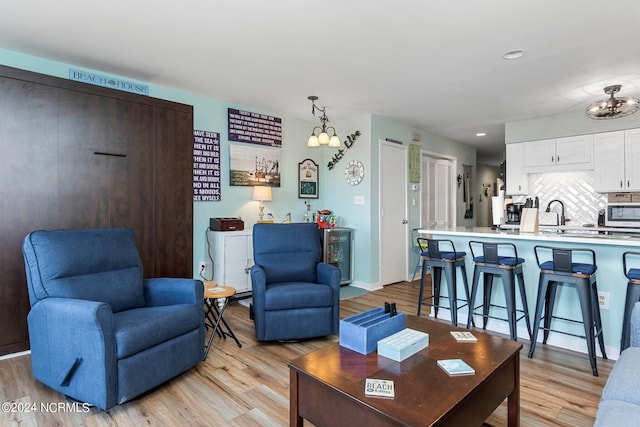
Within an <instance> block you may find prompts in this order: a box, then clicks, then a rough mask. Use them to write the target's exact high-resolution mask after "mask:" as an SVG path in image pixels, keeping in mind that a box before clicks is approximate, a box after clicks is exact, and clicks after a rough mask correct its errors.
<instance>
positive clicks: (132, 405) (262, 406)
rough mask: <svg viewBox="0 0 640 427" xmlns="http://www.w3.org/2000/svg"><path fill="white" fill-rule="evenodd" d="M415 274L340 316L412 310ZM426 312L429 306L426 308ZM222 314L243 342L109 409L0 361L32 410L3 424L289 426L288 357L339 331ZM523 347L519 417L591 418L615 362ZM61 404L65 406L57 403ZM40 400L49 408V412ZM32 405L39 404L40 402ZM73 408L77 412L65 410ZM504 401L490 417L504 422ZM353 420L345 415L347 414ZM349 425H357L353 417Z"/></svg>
mask: <svg viewBox="0 0 640 427" xmlns="http://www.w3.org/2000/svg"><path fill="white" fill-rule="evenodd" d="M418 288H419V282H418V281H416V282H410V283H409V282H401V283H398V284H394V285H389V286H386V287H385V288H384V289H383V290H380V291H376V292H370V293H369V294H367V295H364V296H361V297H357V298H353V299H350V300H346V301H342V302H341V317H346V316H350V315H352V314H355V313H358V312H361V311H364V310H367V309H370V308H373V307H379V306H381V305H383V303H384V301H390V302H396V304H397V307H398V310H400V311H403V312H405V313H408V314H415V313H416V309H417V300H418ZM425 312H428V310H423V316H424V315H425V314H424V313H425ZM225 319H226V320H227V321H228V322H229V324H230V325H231V327H232V328H233V330H234V332H235V333H236V335H237V336H238V338H239V339H240V342H241V343H242V348H238V347H237V346H236V344H235V343H234V342H233V340H230V339H227V340H226V341H222V340H220V339H217V338H216V340H215V341H214V347H213V348H212V349H211V351H210V352H209V356H208V358H207V360H206V361H204V362H203V363H200V364H199V365H198V366H197V367H195V368H194V369H192V370H190V371H189V372H186V373H185V374H183V375H181V376H179V377H177V378H175V379H173V380H172V381H170V382H168V383H166V384H164V385H162V386H161V387H159V388H158V389H156V390H154V391H152V392H150V393H147V394H145V395H144V396H142V397H139V398H137V399H135V400H133V401H131V402H127V403H125V404H123V405H119V406H116V407H115V408H113V409H111V410H109V411H107V412H104V411H101V410H98V409H95V408H92V409H90V410H89V411H88V412H86V413H85V412H82V411H74V410H73V409H74V408H73V406H72V405H70V404H69V405H67V407H65V406H64V404H65V402H67V401H66V400H65V398H64V396H62V395H60V394H59V393H57V392H54V391H52V390H50V389H49V388H47V387H45V386H43V385H41V384H40V383H38V382H37V381H35V380H34V379H33V377H32V376H31V366H30V357H29V356H28V355H26V356H19V357H15V358H10V359H5V360H0V401H2V402H17V403H20V404H23V405H27V406H28V407H29V408H30V411H23V412H20V413H18V412H6V411H4V410H3V411H1V412H0V425H2V426H12V425H20V426H53V425H59V426H141V425H149V426H178V425H179V426H183V425H190V426H285V425H288V423H289V418H288V417H289V370H288V368H287V361H289V360H291V359H293V358H296V357H298V356H301V355H303V354H306V353H308V352H310V351H313V350H315V349H318V348H321V347H323V346H325V345H326V344H328V343H330V342H333V341H336V340H337V339H338V337H337V336H331V337H327V338H323V339H318V340H311V341H306V342H299V343H287V344H280V343H267V344H265V343H258V342H257V341H256V340H255V335H254V331H253V322H252V321H251V320H250V319H249V315H248V309H247V308H246V307H244V306H242V305H240V304H239V303H238V302H237V301H233V302H232V303H231V304H230V305H229V308H228V309H227V312H226V313H225ZM523 344H524V348H523V350H522V353H521V399H522V400H521V425H522V426H525V427H529V426H530V427H536V426H571V427H579V426H591V425H592V424H593V421H594V419H595V414H596V410H597V407H598V402H599V400H600V394H601V392H602V387H603V386H604V383H605V382H606V379H607V378H608V376H609V373H610V371H611V368H612V366H613V361H612V360H602V359H600V358H598V369H599V371H600V376H599V377H593V376H592V375H591V369H590V367H589V362H588V360H587V356H586V355H585V354H581V353H576V352H571V351H566V350H562V349H558V348H554V347H551V346H543V345H538V346H537V348H536V353H535V356H534V358H533V359H529V358H528V357H527V352H528V350H529V343H528V342H523ZM59 402H61V403H62V405H63V406H61V407H57V406H55V405H56V404H57V403H59ZM41 404H43V405H44V406H45V409H47V408H48V409H47V410H48V412H47V410H43V408H42V407H41ZM34 408H35V409H34ZM69 409H71V410H69ZM506 414H507V411H506V406H505V404H503V405H502V406H501V407H499V408H498V409H497V410H496V411H495V412H494V413H493V415H492V416H491V417H490V418H489V419H488V420H487V423H488V424H490V425H492V426H495V427H498V426H505V425H506ZM345 422H347V420H345ZM348 424H349V425H357V422H356V421H355V420H349V421H348Z"/></svg>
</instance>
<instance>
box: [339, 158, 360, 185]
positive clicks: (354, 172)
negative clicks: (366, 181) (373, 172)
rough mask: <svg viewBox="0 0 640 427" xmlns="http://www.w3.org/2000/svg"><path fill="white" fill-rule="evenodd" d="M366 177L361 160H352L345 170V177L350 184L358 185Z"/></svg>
mask: <svg viewBox="0 0 640 427" xmlns="http://www.w3.org/2000/svg"><path fill="white" fill-rule="evenodd" d="M362 178H364V165H363V164H362V162H360V161H359V160H351V161H350V162H349V163H348V164H347V167H346V169H345V170H344V179H345V181H347V184H349V185H358V184H360V182H361V181H362Z"/></svg>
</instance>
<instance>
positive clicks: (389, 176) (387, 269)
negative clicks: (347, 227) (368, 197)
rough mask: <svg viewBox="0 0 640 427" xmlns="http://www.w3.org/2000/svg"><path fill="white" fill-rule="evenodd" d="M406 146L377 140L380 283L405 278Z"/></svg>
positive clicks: (406, 246)
mask: <svg viewBox="0 0 640 427" xmlns="http://www.w3.org/2000/svg"><path fill="white" fill-rule="evenodd" d="M407 210H408V207H407V147H406V146H404V145H400V144H394V143H391V142H387V141H383V140H381V141H380V239H379V241H380V284H381V285H388V284H389V283H396V282H400V281H403V280H406V279H407V276H408V273H407V268H408V267H407V258H408V253H407V252H408V250H409V243H408V228H409V226H408V213H407Z"/></svg>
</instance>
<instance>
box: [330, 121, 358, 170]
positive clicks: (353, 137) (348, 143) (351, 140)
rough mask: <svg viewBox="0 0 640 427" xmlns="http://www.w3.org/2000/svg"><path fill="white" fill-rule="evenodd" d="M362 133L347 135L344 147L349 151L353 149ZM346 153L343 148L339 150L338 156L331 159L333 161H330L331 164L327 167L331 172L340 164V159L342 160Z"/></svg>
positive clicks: (335, 155)
mask: <svg viewBox="0 0 640 427" xmlns="http://www.w3.org/2000/svg"><path fill="white" fill-rule="evenodd" d="M360 135H361V134H360V131H359V130H357V131H356V133H352V134H351V135H347V140H346V141H344V146H345V147H347V150H348V149H349V148H351V147H352V146H353V144H355V142H356V139H358V137H360ZM344 152H345V150H343V149H342V148H341V149H339V150H338V152H337V153H336V154H334V155H333V157H332V158H331V160H330V161H329V163H328V164H327V167H328V168H329V170H331V169H333V167H334V166H335V165H336V164H338V162H339V161H340V159H341V158H342V156H344Z"/></svg>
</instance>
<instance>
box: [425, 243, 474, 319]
mask: <svg viewBox="0 0 640 427" xmlns="http://www.w3.org/2000/svg"><path fill="white" fill-rule="evenodd" d="M416 243H417V245H418V248H420V256H421V257H422V276H421V278H420V294H419V296H418V313H417V315H418V316H420V313H421V312H422V306H423V305H427V306H430V307H433V313H434V317H436V318H437V317H438V310H439V309H440V308H443V309H446V310H449V312H450V313H451V324H452V325H457V324H458V310H459V309H461V308H464V307H465V306H466V305H467V304H468V301H469V283H468V280H467V270H466V267H465V265H464V263H465V257H466V256H467V253H466V252H464V251H457V250H456V248H455V245H454V244H453V242H452V241H451V240H447V239H429V238H426V237H417V238H416ZM429 269H431V284H432V286H433V292H432V295H430V296H427V297H425V296H424V287H425V282H426V275H427V271H428V270H429ZM458 269H459V270H460V273H461V275H462V282H463V285H464V294H465V298H464V299H462V298H458V289H457V288H458V282H457V276H458ZM442 273H444V278H445V281H446V284H447V291H448V294H447V295H446V296H443V295H441V294H440V290H441V282H442V276H443V274H442ZM441 297H442V298H445V299H448V301H449V305H448V306H446V305H443V304H441V303H440V298H441ZM459 302H460V304H458V303H459Z"/></svg>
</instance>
